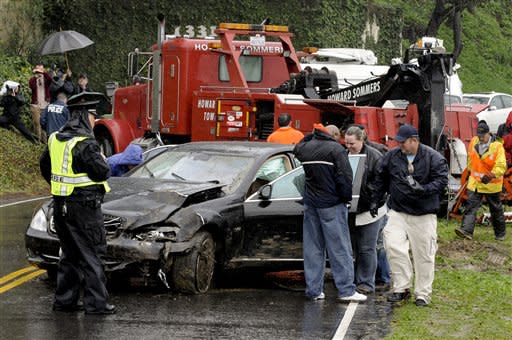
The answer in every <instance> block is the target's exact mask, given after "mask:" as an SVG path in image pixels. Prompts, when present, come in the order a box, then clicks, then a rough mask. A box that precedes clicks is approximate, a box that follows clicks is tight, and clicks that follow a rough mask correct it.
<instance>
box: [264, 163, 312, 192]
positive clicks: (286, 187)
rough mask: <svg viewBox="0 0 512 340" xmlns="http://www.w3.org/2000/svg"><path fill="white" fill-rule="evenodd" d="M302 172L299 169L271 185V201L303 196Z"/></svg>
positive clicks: (303, 182) (303, 179)
mask: <svg viewBox="0 0 512 340" xmlns="http://www.w3.org/2000/svg"><path fill="white" fill-rule="evenodd" d="M304 185H305V177H304V170H303V169H302V168H299V169H297V170H295V171H293V172H291V173H289V174H287V175H286V176H283V177H281V178H280V179H278V180H277V181H275V182H274V183H273V184H272V195H271V197H270V198H271V199H277V198H300V197H302V196H303V195H304Z"/></svg>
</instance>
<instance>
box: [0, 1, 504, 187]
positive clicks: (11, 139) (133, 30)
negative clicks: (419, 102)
mask: <svg viewBox="0 0 512 340" xmlns="http://www.w3.org/2000/svg"><path fill="white" fill-rule="evenodd" d="M485 2H486V6H480V7H477V8H476V10H475V11H474V12H469V11H465V12H464V16H463V22H462V27H463V31H462V35H463V42H464V49H463V51H462V54H461V56H460V58H459V60H458V62H459V63H460V64H461V65H462V68H461V70H460V71H459V75H460V78H461V79H462V82H463V84H464V88H463V89H464V91H465V92H483V91H497V92H507V93H512V44H511V41H512V15H510V14H511V13H512V2H511V1H510V0H490V1H485ZM433 5H434V1H432V0H373V1H371V0H368V1H357V0H353V1H339V0H322V1H314V0H302V1H299V0H292V1H289V2H288V1H287V2H285V3H283V2H279V1H264V2H262V1H259V0H247V1H244V3H243V4H241V3H240V2H238V1H234V0H228V1H225V2H222V3H219V2H213V1H205V2H204V6H201V7H198V8H196V10H195V11H190V10H189V6H190V4H189V3H188V2H186V1H175V2H166V3H163V2H162V3H159V5H158V6H151V5H149V4H148V3H146V2H144V1H143V2H140V1H136V0H126V1H123V2H112V1H96V0H94V1H93V0H81V1H76V0H59V1H50V2H45V1H42V0H23V1H14V0H6V1H3V2H0V13H2V14H1V15H0V33H1V34H0V36H1V37H2V39H0V83H2V82H3V81H5V80H7V79H11V80H15V81H18V82H20V83H21V84H22V92H23V94H24V95H25V98H29V95H30V92H29V90H28V87H27V81H28V79H29V78H30V76H31V64H33V63H35V62H37V61H40V60H43V61H44V62H45V63H46V65H49V63H50V62H54V61H56V60H57V61H60V62H61V63H62V62H63V57H62V56H58V55H57V56H47V57H43V58H41V56H39V55H37V53H36V52H35V51H36V47H37V42H36V41H35V37H38V36H39V35H41V34H43V35H44V33H40V32H39V30H37V29H34V32H35V33H34V34H32V35H30V34H28V33H27V30H26V27H27V25H25V24H18V23H19V22H20V21H21V22H22V23H23V20H25V22H27V21H28V22H30V23H31V24H32V26H37V23H38V22H39V23H40V24H39V26H40V28H41V30H42V31H43V32H51V31H56V30H59V27H56V26H55V25H62V29H74V30H77V31H79V32H82V33H84V34H86V35H87V36H89V37H91V38H93V40H94V41H95V44H94V45H93V46H92V47H88V48H86V49H84V50H81V52H76V51H75V52H70V53H69V54H68V57H69V61H70V66H71V68H72V69H73V70H76V72H79V71H82V70H83V71H86V72H87V73H89V75H90V78H91V83H92V87H93V88H94V89H96V90H100V91H101V90H102V89H103V88H104V85H103V84H104V81H106V80H117V81H119V82H120V84H124V83H125V82H127V81H128V80H127V79H126V58H125V56H126V54H127V53H128V51H131V50H133V49H134V48H135V47H140V48H141V49H143V50H144V49H147V48H149V46H151V44H152V43H154V41H155V39H156V37H155V36H156V33H155V32H156V20H154V19H151V18H154V17H155V15H156V13H157V12H163V13H165V14H166V15H167V30H168V33H172V31H173V28H174V27H176V26H181V27H182V28H184V27H185V26H186V25H196V26H197V25H202V24H205V25H206V24H211V25H214V24H218V23H219V22H223V21H232V22H260V21H261V18H264V17H266V16H268V14H269V13H272V15H273V18H272V22H273V23H275V24H288V25H289V26H290V30H291V31H292V32H294V34H295V37H294V40H293V41H294V43H295V45H296V46H295V47H296V49H298V50H299V49H301V48H302V47H304V46H320V47H340V46H341V47H367V48H372V49H374V51H375V53H376V54H377V55H378V56H379V60H380V62H381V63H388V62H389V60H390V58H391V56H397V55H399V54H400V53H401V52H402V51H400V49H401V48H402V50H403V49H404V48H405V47H408V46H409V45H410V44H411V43H412V42H413V41H414V39H415V38H417V37H420V36H421V32H423V31H424V29H425V27H426V25H427V23H428V20H429V18H430V14H431V12H432V8H433ZM187 6H188V7H187ZM57 7H58V10H57ZM292 8H293V10H292ZM85 11H89V12H85ZM84 13H89V14H91V15H85V14H84ZM94 13H96V14H98V13H101V14H102V15H101V16H98V15H96V14H94ZM130 13H131V14H130ZM93 14H94V15H93ZM203 14H204V15H203ZM56 15H58V16H59V20H53V19H55V18H54V16H56ZM52 18H53V19H52ZM150 19H151V20H150ZM365 22H366V23H372V22H374V23H376V24H377V25H379V27H380V29H379V34H378V40H379V41H377V42H375V41H372V39H369V40H366V41H365V44H366V45H364V46H363V42H362V40H361V35H362V33H363V31H364V30H365V27H364V26H365ZM52 25H54V26H55V27H54V26H52ZM127 27H129V29H127ZM36 33H37V34H36ZM120 36H123V39H119V37H120ZM27 37H30V39H29V38H27ZM399 37H402V38H403V39H402V40H401V41H400V38H399ZM438 37H439V38H441V39H443V40H444V42H445V46H446V48H447V50H448V51H451V50H452V49H453V38H452V31H451V29H450V28H449V27H448V26H447V25H446V24H445V25H444V26H442V27H441V29H440V32H439V35H438ZM400 46H401V47H400ZM23 119H24V121H25V123H26V125H27V126H28V127H31V120H30V111H29V108H28V105H27V106H26V107H25V109H24V112H23ZM0 137H1V138H2V140H3V141H4V140H5V143H3V145H4V150H3V151H2V153H1V163H0V170H1V173H0V193H3V192H9V193H12V192H18V191H21V192H44V191H45V190H47V186H46V183H44V181H43V182H41V179H40V176H39V171H38V167H37V166H36V165H37V161H38V157H39V154H40V150H39V148H38V147H37V148H34V147H33V146H32V145H29V144H27V143H25V140H24V139H23V138H22V137H20V135H19V134H16V133H13V132H10V131H6V130H3V129H0ZM25 180H27V182H26V183H25V182H24V181H25Z"/></svg>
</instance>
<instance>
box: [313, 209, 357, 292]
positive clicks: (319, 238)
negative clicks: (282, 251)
mask: <svg viewBox="0 0 512 340" xmlns="http://www.w3.org/2000/svg"><path fill="white" fill-rule="evenodd" d="M347 215H348V210H347V207H346V206H345V205H344V204H339V205H335V206H333V207H330V208H314V207H310V206H307V205H304V224H303V230H304V233H303V250H304V276H305V279H306V296H308V297H315V296H318V295H320V293H321V292H323V287H324V270H325V256H326V251H327V254H328V255H329V263H330V266H331V271H332V275H333V277H334V284H335V285H336V288H338V295H339V296H340V297H345V296H350V295H352V294H354V292H355V285H354V264H353V258H352V247H351V243H350V233H349V230H348V222H347Z"/></svg>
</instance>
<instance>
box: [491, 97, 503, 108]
mask: <svg viewBox="0 0 512 340" xmlns="http://www.w3.org/2000/svg"><path fill="white" fill-rule="evenodd" d="M489 105H490V106H491V107H493V106H494V107H495V108H496V109H502V108H503V107H504V106H503V102H502V100H501V96H495V97H494V98H493V99H492V100H491V102H490V103H489Z"/></svg>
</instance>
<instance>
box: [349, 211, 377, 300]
mask: <svg viewBox="0 0 512 340" xmlns="http://www.w3.org/2000/svg"><path fill="white" fill-rule="evenodd" d="M380 226H381V219H379V220H377V221H375V222H373V223H369V224H365V225H356V226H351V227H350V239H351V240H352V249H353V250H354V256H355V260H356V262H355V278H356V280H355V283H356V285H357V286H363V287H364V288H365V289H369V290H371V291H374V290H375V272H376V270H377V238H378V236H379V230H380Z"/></svg>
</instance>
